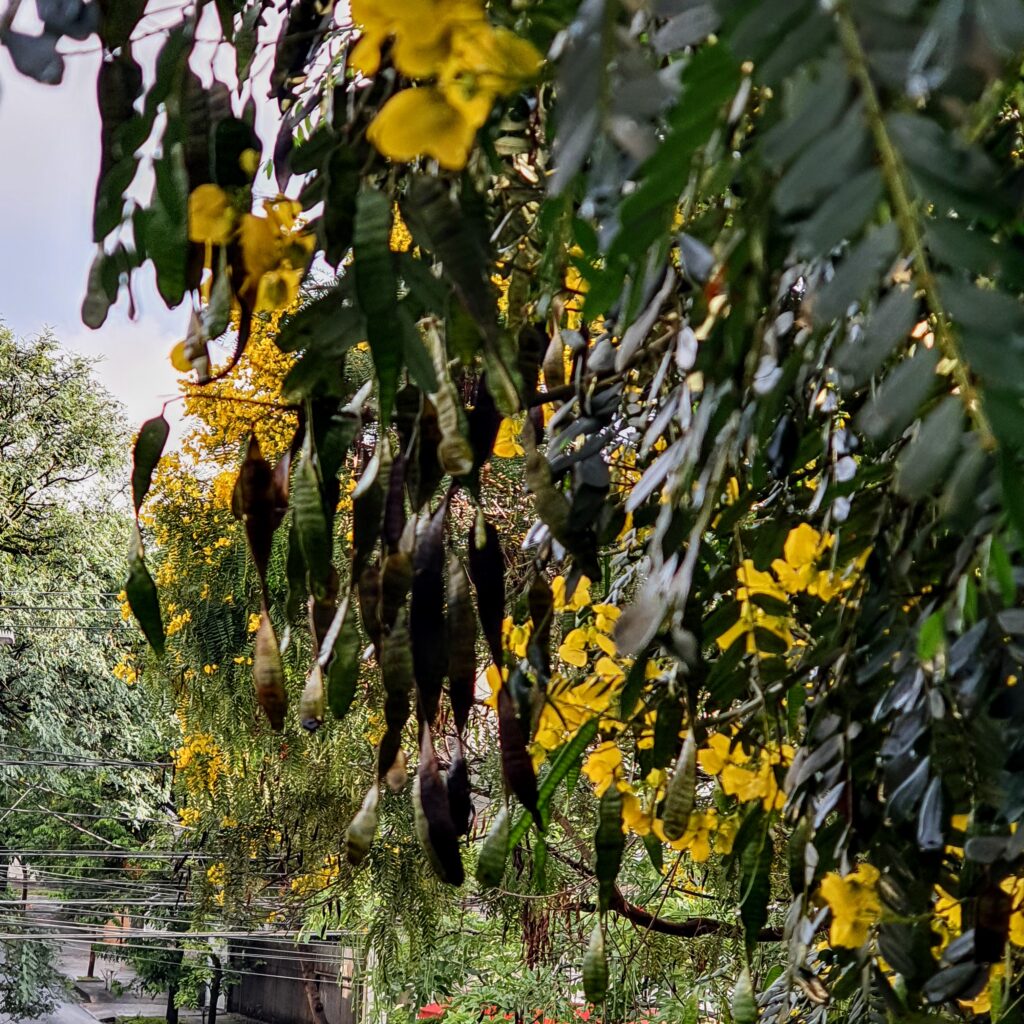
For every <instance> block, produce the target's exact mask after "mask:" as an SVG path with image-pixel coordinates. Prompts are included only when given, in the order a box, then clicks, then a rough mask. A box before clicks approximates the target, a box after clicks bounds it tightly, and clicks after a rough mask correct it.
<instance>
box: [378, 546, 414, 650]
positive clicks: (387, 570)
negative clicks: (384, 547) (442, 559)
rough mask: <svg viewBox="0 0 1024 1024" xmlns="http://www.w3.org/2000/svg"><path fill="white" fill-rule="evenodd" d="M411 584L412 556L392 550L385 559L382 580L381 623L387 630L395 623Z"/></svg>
mask: <svg viewBox="0 0 1024 1024" xmlns="http://www.w3.org/2000/svg"><path fill="white" fill-rule="evenodd" d="M411 586H412V556H411V555H409V554H407V553H406V552H405V551H392V552H391V554H389V555H388V556H387V557H386V558H385V559H384V568H383V571H382V572H381V581H380V587H381V597H380V623H381V626H382V627H383V628H384V630H385V632H386V631H387V630H388V629H390V628H391V627H392V625H394V622H395V618H396V617H397V615H398V612H399V610H400V609H401V607H402V605H404V604H405V599H406V598H407V597H408V596H409V588H410V587H411Z"/></svg>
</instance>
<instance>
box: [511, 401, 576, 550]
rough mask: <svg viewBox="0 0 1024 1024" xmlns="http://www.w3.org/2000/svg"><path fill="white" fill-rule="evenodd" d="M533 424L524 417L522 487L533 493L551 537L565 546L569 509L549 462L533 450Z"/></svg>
mask: <svg viewBox="0 0 1024 1024" xmlns="http://www.w3.org/2000/svg"><path fill="white" fill-rule="evenodd" d="M534 433H535V431H534V426H533V423H532V422H531V421H530V420H527V421H526V423H525V424H524V426H523V433H522V438H523V448H524V449H525V451H526V472H525V477H526V487H527V489H528V490H529V491H530V492H531V493H532V494H533V502H534V506H535V507H536V510H537V518H538V519H540V521H541V522H542V523H544V525H545V526H547V528H548V529H549V530H550V531H551V536H552V537H554V538H555V540H557V541H558V542H559V543H560V544H562V545H564V546H565V547H569V546H570V545H569V544H567V543H566V538H567V537H568V534H569V517H570V512H571V508H570V505H569V501H568V499H567V498H566V496H565V495H564V494H563V493H562V491H560V490H559V489H558V488H557V487H556V486H555V484H554V481H553V479H552V476H551V465H550V463H549V462H548V460H547V459H546V458H545V457H544V455H542V454H541V452H540V451H538V449H537V441H536V438H535V436H534Z"/></svg>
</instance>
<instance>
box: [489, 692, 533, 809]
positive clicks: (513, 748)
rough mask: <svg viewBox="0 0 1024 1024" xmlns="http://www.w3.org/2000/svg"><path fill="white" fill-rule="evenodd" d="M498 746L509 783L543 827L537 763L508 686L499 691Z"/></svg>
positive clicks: (520, 800) (506, 779) (521, 801)
mask: <svg viewBox="0 0 1024 1024" xmlns="http://www.w3.org/2000/svg"><path fill="white" fill-rule="evenodd" d="M498 742H499V743H500V744H501V767H502V770H503V771H504V774H505V781H506V783H508V787H509V789H511V790H512V792H513V793H515V795H516V796H517V797H518V799H519V802H520V803H521V804H522V805H523V806H524V807H525V808H526V809H527V810H528V811H529V812H530V814H531V815H532V816H533V820H534V821H535V822H536V823H537V824H538V825H539V824H540V812H539V811H538V809H537V774H536V772H534V770H533V760H532V759H531V757H530V752H529V751H528V750H527V748H526V737H525V736H524V735H523V729H522V726H521V725H520V724H519V717H518V716H517V715H516V708H515V704H514V703H513V701H512V697H511V696H510V694H509V692H508V687H507V686H502V688H501V689H500V690H499V691H498Z"/></svg>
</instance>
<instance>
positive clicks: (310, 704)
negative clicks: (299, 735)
mask: <svg viewBox="0 0 1024 1024" xmlns="http://www.w3.org/2000/svg"><path fill="white" fill-rule="evenodd" d="M299 722H300V723H301V725H302V728H303V729H308V730H309V731H310V732H316V731H317V729H319V728H320V726H321V725H323V724H324V676H323V672H322V671H321V670H320V662H318V661H314V662H313V667H312V668H311V669H310V670H309V675H308V676H306V685H305V686H304V687H303V688H302V696H301V697H300V698H299Z"/></svg>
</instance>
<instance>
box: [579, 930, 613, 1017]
mask: <svg viewBox="0 0 1024 1024" xmlns="http://www.w3.org/2000/svg"><path fill="white" fill-rule="evenodd" d="M583 994H584V996H586V998H587V1001H588V1002H591V1003H593V1004H594V1005H595V1006H597V1005H600V1004H601V1003H603V1002H604V1001H605V998H606V997H607V995H608V958H607V957H606V956H605V952H604V931H603V929H602V928H601V925H600V924H596V925H594V930H593V931H592V932H591V933H590V943H589V944H588V946H587V951H586V953H585V954H584V955H583Z"/></svg>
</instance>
